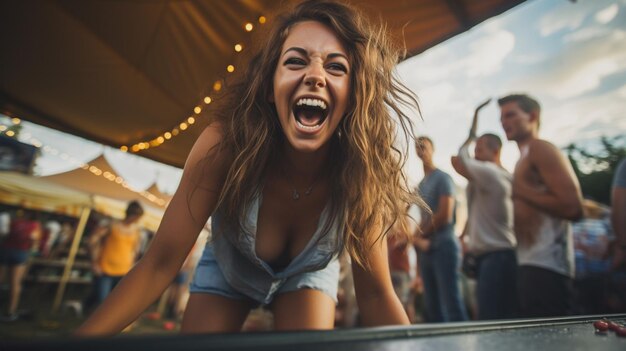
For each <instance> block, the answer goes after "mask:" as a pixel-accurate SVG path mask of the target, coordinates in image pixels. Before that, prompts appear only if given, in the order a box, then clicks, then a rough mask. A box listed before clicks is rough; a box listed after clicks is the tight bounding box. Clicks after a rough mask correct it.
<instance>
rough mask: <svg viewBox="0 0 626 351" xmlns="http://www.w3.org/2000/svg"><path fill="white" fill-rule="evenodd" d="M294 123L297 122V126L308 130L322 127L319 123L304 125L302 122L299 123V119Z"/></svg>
mask: <svg viewBox="0 0 626 351" xmlns="http://www.w3.org/2000/svg"><path fill="white" fill-rule="evenodd" d="M296 123H297V124H298V127H300V128H302V129H306V130H310V131H314V130H318V129H320V128H321V127H322V126H321V125H320V124H318V125H315V126H305V125H304V124H302V123H300V121H298V120H296Z"/></svg>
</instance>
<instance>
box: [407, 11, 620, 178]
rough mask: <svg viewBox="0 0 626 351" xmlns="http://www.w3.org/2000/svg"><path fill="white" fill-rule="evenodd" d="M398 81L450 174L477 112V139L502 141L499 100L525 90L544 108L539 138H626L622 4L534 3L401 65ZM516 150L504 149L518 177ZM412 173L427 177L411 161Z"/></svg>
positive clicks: (505, 159) (507, 162)
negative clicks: (414, 99) (417, 107)
mask: <svg viewBox="0 0 626 351" xmlns="http://www.w3.org/2000/svg"><path fill="white" fill-rule="evenodd" d="M398 71H399V75H400V76H401V77H402V79H403V80H404V82H405V83H406V84H407V86H409V87H410V88H411V89H412V90H413V91H415V92H416V93H417V94H418V96H419V98H420V102H421V104H422V105H421V107H422V110H423V121H421V122H419V124H418V125H419V128H418V130H419V133H420V134H426V135H429V136H430V137H431V138H432V139H433V140H434V142H435V148H436V150H435V162H436V164H437V165H438V166H439V167H440V168H441V169H443V170H445V171H448V172H449V173H450V174H452V175H453V176H454V180H455V181H456V182H457V183H458V184H459V185H464V184H465V182H464V180H463V179H462V177H460V176H458V175H456V174H455V173H454V171H453V169H452V167H451V165H450V161H449V160H450V156H452V155H454V154H456V152H457V150H458V147H459V146H460V145H461V144H462V143H463V141H464V140H465V138H466V137H467V134H468V131H469V127H470V123H471V117H472V116H473V113H474V109H475V107H476V106H477V105H479V104H480V103H481V102H483V101H485V100H486V99H487V98H489V97H493V98H494V100H493V101H492V103H491V104H490V105H488V106H487V107H486V108H485V109H483V110H482V113H481V115H480V116H481V118H480V120H479V126H478V131H479V133H485V132H492V133H495V134H498V135H500V136H501V138H503V140H506V137H505V135H504V132H503V130H502V129H501V127H500V122H499V109H498V106H497V103H496V102H495V100H496V99H497V98H498V97H501V96H504V95H507V94H509V93H512V92H525V93H528V94H530V95H532V96H534V97H535V98H537V99H538V100H539V102H540V103H541V105H542V127H541V130H540V136H541V137H542V138H545V139H547V140H549V141H551V142H553V143H554V144H556V145H557V146H559V147H564V146H566V145H568V144H569V143H572V142H576V143H584V144H585V145H590V146H592V145H591V144H593V141H595V140H597V139H598V137H600V136H602V135H606V136H614V135H617V134H622V135H623V134H625V131H626V118H624V113H625V112H626V0H618V1H610V0H577V1H576V2H575V3H574V2H571V1H567V0H529V1H527V2H526V3H524V4H522V5H520V6H517V7H515V8H513V9H512V10H510V11H509V12H507V13H504V14H502V15H500V16H498V17H496V18H492V19H490V20H488V21H486V22H483V23H482V24H480V25H478V26H476V27H474V28H473V29H471V30H470V31H468V32H466V33H464V34H461V35H459V36H456V37H454V38H452V39H451V40H448V41H446V42H445V43H443V44H441V45H439V46H436V47H434V48H432V49H430V50H428V51H427V52H425V53H423V54H421V55H419V56H417V57H413V58H411V59H409V60H406V61H405V62H403V63H401V64H400V65H399V67H398ZM518 156H519V153H518V151H517V148H516V146H515V144H514V143H507V145H505V147H504V150H503V163H504V165H505V167H507V168H508V169H510V170H512V169H513V167H514V165H515V161H516V160H517V158H518ZM409 169H410V170H411V171H410V175H411V177H412V178H413V179H414V180H419V179H420V178H421V177H422V174H423V173H422V171H421V164H420V163H419V161H417V160H416V158H415V157H414V156H413V155H411V159H410V165H409Z"/></svg>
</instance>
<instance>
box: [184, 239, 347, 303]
mask: <svg viewBox="0 0 626 351" xmlns="http://www.w3.org/2000/svg"><path fill="white" fill-rule="evenodd" d="M338 282H339V260H337V259H336V258H335V259H333V260H332V261H331V262H329V263H328V265H327V266H326V267H325V268H323V269H321V270H318V271H313V272H302V273H297V274H295V275H292V276H290V277H288V278H285V279H283V280H282V281H281V282H280V287H278V288H277V289H276V290H275V292H274V294H273V295H272V299H273V298H274V297H276V295H279V294H282V293H286V292H291V291H298V290H302V289H314V290H318V291H321V292H323V293H324V294H326V295H328V296H329V297H330V298H332V299H333V301H335V303H337V288H338ZM189 291H190V292H191V293H209V294H217V295H220V296H224V297H227V298H231V299H237V300H245V299H252V300H253V301H256V302H258V303H259V304H267V303H268V301H267V300H266V301H259V300H258V299H254V298H253V297H251V296H247V295H246V294H244V293H242V292H240V291H237V290H235V289H234V288H233V287H231V286H230V284H229V283H228V282H227V281H226V278H224V275H223V274H222V270H221V269H220V267H219V265H218V262H217V260H216V259H215V256H214V253H213V246H212V245H211V244H208V245H207V246H206V248H205V249H204V252H203V254H202V257H201V258H200V261H199V262H198V266H197V267H196V271H195V274H194V278H193V281H192V282H191V284H190V287H189Z"/></svg>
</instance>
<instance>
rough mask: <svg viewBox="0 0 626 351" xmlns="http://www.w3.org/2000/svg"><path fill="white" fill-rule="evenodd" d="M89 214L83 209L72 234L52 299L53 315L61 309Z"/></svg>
mask: <svg viewBox="0 0 626 351" xmlns="http://www.w3.org/2000/svg"><path fill="white" fill-rule="evenodd" d="M90 214H91V208H90V207H87V206H85V207H83V211H82V213H81V215H80V220H79V221H78V225H77V226H76V232H75V233H74V239H73V240H72V246H71V248H70V252H69V254H68V256H67V260H66V261H65V268H64V269H63V276H61V281H60V282H59V287H58V288H57V292H56V295H55V297H54V303H53V304H52V312H53V313H57V312H58V311H59V308H60V307H61V300H63V294H64V293H65V287H66V286H67V282H68V280H69V279H70V274H71V273H72V267H73V266H74V259H75V258H76V253H77V252H78V247H79V246H80V240H81V238H82V236H83V233H84V231H85V227H86V226H87V219H89V215H90Z"/></svg>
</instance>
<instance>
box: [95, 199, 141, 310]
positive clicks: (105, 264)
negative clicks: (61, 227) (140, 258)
mask: <svg viewBox="0 0 626 351" xmlns="http://www.w3.org/2000/svg"><path fill="white" fill-rule="evenodd" d="M142 215H143V207H142V206H141V204H139V202H137V201H132V202H130V203H129V204H128V207H127V208H126V216H125V218H124V219H123V220H121V221H119V220H113V221H112V222H111V223H110V224H109V225H106V226H98V227H97V228H96V229H95V230H94V232H93V233H92V234H91V235H90V237H89V251H90V254H91V260H92V271H93V274H94V277H95V282H94V289H95V297H96V299H97V303H98V304H100V303H101V302H102V301H104V299H105V298H106V297H107V295H108V294H109V293H110V292H111V290H112V289H113V288H114V287H115V285H117V283H119V281H120V280H121V279H122V278H123V277H124V275H126V273H128V271H130V269H131V268H132V267H133V265H134V264H135V261H136V259H137V254H138V252H139V249H140V246H141V229H140V227H139V224H138V222H139V219H140V218H141V216H142Z"/></svg>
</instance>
